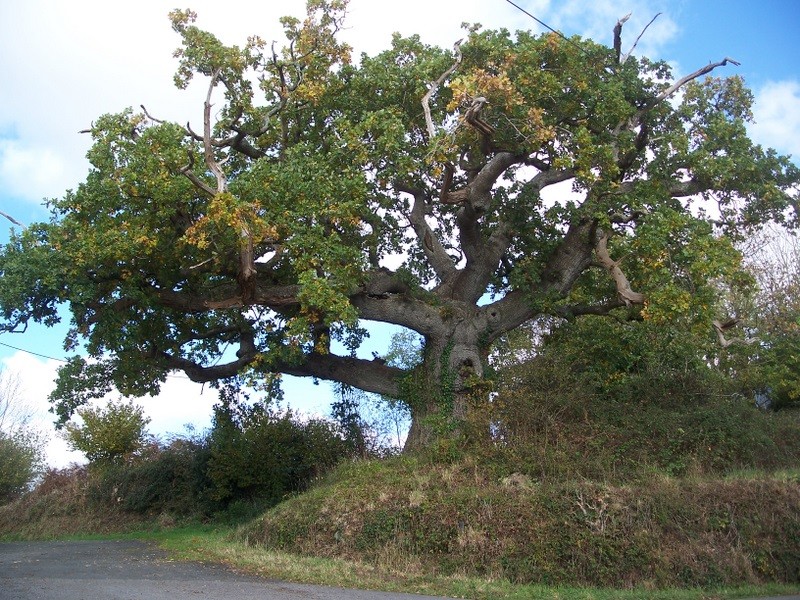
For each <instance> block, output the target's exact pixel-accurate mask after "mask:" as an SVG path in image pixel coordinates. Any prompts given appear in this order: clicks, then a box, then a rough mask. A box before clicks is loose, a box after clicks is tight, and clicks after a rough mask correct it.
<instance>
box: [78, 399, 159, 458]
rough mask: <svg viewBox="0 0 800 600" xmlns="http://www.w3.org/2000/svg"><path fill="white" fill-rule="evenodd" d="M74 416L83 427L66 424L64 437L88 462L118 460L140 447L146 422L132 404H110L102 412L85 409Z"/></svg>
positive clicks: (143, 441) (81, 409) (136, 407)
mask: <svg viewBox="0 0 800 600" xmlns="http://www.w3.org/2000/svg"><path fill="white" fill-rule="evenodd" d="M77 413H78V416H80V418H81V419H82V421H83V423H82V424H80V425H79V424H77V423H74V422H69V423H67V424H66V426H65V431H66V433H65V436H64V437H65V439H66V440H67V443H68V444H69V445H70V446H71V447H72V448H73V449H74V450H79V451H80V452H83V453H84V454H85V455H86V458H88V459H89V462H92V463H96V462H113V461H116V460H120V459H121V458H123V457H125V456H127V455H131V454H133V453H134V452H136V451H137V450H139V449H140V448H141V447H142V446H144V443H145V440H146V435H147V433H146V428H147V424H148V423H149V422H150V419H149V418H148V417H145V416H144V409H142V408H141V407H140V406H136V405H134V404H133V403H132V402H110V403H109V404H108V405H107V406H106V407H105V408H102V407H98V408H93V407H89V406H86V407H83V408H80V409H78V411H77Z"/></svg>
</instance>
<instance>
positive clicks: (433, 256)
mask: <svg viewBox="0 0 800 600" xmlns="http://www.w3.org/2000/svg"><path fill="white" fill-rule="evenodd" d="M395 188H396V189H397V190H398V191H400V192H404V193H406V194H410V195H411V196H413V197H414V204H413V206H412V208H411V213H410V214H409V215H408V220H409V221H410V222H411V227H413V228H414V233H415V234H416V236H417V239H418V240H419V244H420V246H421V247H422V251H423V252H424V253H425V256H426V257H427V259H428V262H429V263H430V265H431V267H432V268H433V270H434V272H435V273H436V276H437V277H438V278H439V280H440V281H445V280H446V279H448V278H450V277H451V276H452V275H453V274H454V273H455V271H456V268H455V265H454V264H453V259H452V258H450V255H449V254H447V251H446V250H445V249H444V246H443V245H442V243H441V242H440V241H439V238H438V237H436V234H435V233H434V232H433V230H432V229H431V227H430V226H429V225H428V222H427V221H426V220H425V201H426V199H425V194H424V193H423V192H422V190H419V189H417V188H413V187H411V186H406V185H404V184H402V183H396V184H395Z"/></svg>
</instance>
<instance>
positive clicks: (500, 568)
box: [0, 405, 800, 599]
mask: <svg viewBox="0 0 800 600" xmlns="http://www.w3.org/2000/svg"><path fill="white" fill-rule="evenodd" d="M550 408H551V409H552V407H550ZM562 408H564V407H562ZM573 408H574V409H575V410H573ZM585 409H586V407H582V408H581V409H580V410H578V409H577V407H572V408H570V409H567V408H564V410H560V411H553V410H548V411H547V414H548V415H554V414H557V415H559V417H558V418H559V419H560V421H559V422H555V421H553V422H551V423H550V425H552V427H551V428H550V429H549V430H548V431H549V432H550V433H548V434H546V436H545V437H546V438H547V439H541V438H540V439H539V441H538V443H537V444H535V445H533V444H532V445H530V446H526V445H525V444H524V443H520V444H517V445H515V446H514V450H513V452H510V451H509V450H508V449H507V448H506V449H504V448H497V447H495V448H489V449H482V450H481V449H479V450H478V451H476V452H469V453H467V452H464V453H462V454H461V455H459V456H455V457H453V456H451V457H450V460H448V461H444V462H443V461H435V460H432V459H429V458H414V459H411V458H405V457H401V458H394V459H388V460H382V461H380V460H371V461H359V462H355V463H348V464H344V465H340V466H339V467H338V468H336V469H335V470H334V471H332V472H331V473H329V474H328V475H326V476H324V477H322V478H320V479H319V480H317V481H316V482H315V483H314V485H312V486H311V488H310V489H309V490H308V491H306V492H305V493H303V494H298V495H296V496H293V497H290V498H287V499H286V500H285V501H283V502H281V503H280V504H278V505H277V506H275V507H273V508H271V509H269V510H267V511H266V512H264V513H263V514H261V515H260V516H259V517H257V518H255V519H253V520H250V521H247V522H245V523H243V524H239V525H238V526H237V525H234V524H231V523H230V522H227V523H223V522H222V521H220V520H216V521H211V522H206V524H204V525H201V526H189V527H187V526H185V523H184V524H183V525H184V526H180V525H182V524H181V523H180V522H176V519H175V518H174V517H173V516H171V515H169V514H157V515H147V514H144V515H134V514H130V513H125V512H123V511H120V510H118V509H115V508H114V507H113V506H111V505H109V503H108V502H106V504H104V505H102V506H101V505H99V504H98V501H97V499H92V495H91V494H90V493H88V491H89V490H90V488H91V486H92V482H91V476H87V475H86V474H85V473H84V474H83V475H79V474H77V473H75V474H73V475H72V476H71V477H68V476H66V475H65V476H64V478H63V481H61V482H56V481H55V480H52V481H49V482H48V485H49V487H44V486H43V489H39V490H37V491H36V492H35V493H34V494H31V495H30V496H29V497H27V498H24V499H22V500H21V501H19V502H18V503H16V504H15V505H11V506H8V507H4V508H2V509H0V535H3V536H4V537H5V538H6V539H10V538H48V537H64V536H75V535H81V534H82V535H85V534H87V533H90V532H94V533H100V534H105V535H109V534H112V533H113V532H120V531H128V532H134V533H129V534H128V535H134V536H136V537H144V538H150V539H155V540H157V541H158V542H159V543H160V544H161V545H162V546H163V547H165V548H166V549H168V550H169V551H170V552H172V553H173V554H174V555H175V556H177V557H180V558H185V559H191V560H208V561H220V562H224V563H226V564H229V565H231V566H232V567H234V568H236V569H240V570H243V571H247V572H253V573H258V574H261V575H265V576H268V577H270V578H282V579H287V580H293V581H305V582H312V583H325V584H332V585H337V586H354V587H364V588H372V589H383V590H404V591H414V592H420V593H428V594H437V595H445V596H452V597H467V598H536V597H545V598H564V599H572V598H575V599H577V598H586V599H588V598H596V599H600V598H733V597H746V596H757V595H769V594H773V595H777V594H789V593H797V592H798V591H799V590H800V587H799V586H798V582H800V468H798V465H799V464H800V460H798V457H799V456H800V452H799V451H798V450H799V449H800V424H799V423H798V415H797V414H796V413H791V412H787V413H785V414H782V415H780V414H779V415H774V414H762V413H759V412H757V411H755V410H752V409H751V408H749V407H746V406H728V407H725V412H719V410H717V412H716V413H715V412H714V411H711V410H710V409H709V407H708V406H705V407H704V406H697V407H695V408H693V409H691V410H688V409H687V406H686V405H683V406H670V407H660V408H659V407H647V408H645V409H641V410H638V411H634V410H631V407H630V406H617V407H616V408H613V407H609V406H605V407H603V410H598V411H597V412H592V411H589V412H587V411H586V410H585ZM669 411H672V412H669ZM714 414H716V415H717V416H716V418H712V417H713V415H714ZM634 421H635V422H636V423H635V424H634V423H633V422H634ZM644 422H647V424H648V426H647V427H646V428H642V427H640V428H639V429H638V431H639V433H638V434H636V435H634V434H632V433H631V432H632V431H636V430H637V429H636V427H633V426H632V425H637V426H641V424H642V423H644ZM676 440H678V441H679V442H680V443H677V442H676ZM529 441H531V440H529ZM544 442H546V443H544ZM228 514H229V515H230V513H228ZM175 525H179V526H178V527H175Z"/></svg>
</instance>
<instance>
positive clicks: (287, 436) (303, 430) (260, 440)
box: [208, 405, 353, 506]
mask: <svg viewBox="0 0 800 600" xmlns="http://www.w3.org/2000/svg"><path fill="white" fill-rule="evenodd" d="M209 448H210V458H209V462H208V477H209V479H210V481H211V485H212V497H213V498H214V499H215V500H216V501H218V502H219V503H220V505H221V506H225V505H227V504H229V503H231V502H234V501H237V500H252V499H260V500H262V501H264V502H266V503H268V504H275V503H277V502H279V501H280V500H281V499H283V497H284V496H286V495H287V494H289V493H293V492H298V491H301V490H303V489H305V488H306V486H307V485H308V483H309V482H310V481H311V480H312V479H314V478H315V477H317V476H318V475H320V474H321V473H323V472H324V471H326V470H327V469H329V468H330V467H332V466H334V465H335V464H336V463H337V462H339V461H340V460H342V459H343V458H345V457H348V456H351V455H352V453H353V447H352V445H351V444H349V443H348V442H347V441H346V440H345V439H343V438H342V436H340V435H339V433H338V431H337V428H336V427H335V426H334V425H333V424H332V423H330V422H328V421H325V420H321V419H310V420H307V421H301V420H300V419H299V418H298V417H296V416H295V415H294V414H293V413H292V412H291V411H286V412H285V413H282V414H279V413H277V412H275V411H274V410H271V409H269V408H267V407H264V406H263V405H256V406H253V407H242V406H240V407H233V406H231V405H223V406H219V407H217V409H216V411H215V417H214V425H213V428H212V431H211V434H210V437H209Z"/></svg>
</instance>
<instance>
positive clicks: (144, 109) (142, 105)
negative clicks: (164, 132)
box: [139, 104, 166, 125]
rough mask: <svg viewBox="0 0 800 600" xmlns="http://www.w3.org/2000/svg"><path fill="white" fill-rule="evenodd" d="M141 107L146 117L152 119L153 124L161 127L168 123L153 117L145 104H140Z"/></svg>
mask: <svg viewBox="0 0 800 600" xmlns="http://www.w3.org/2000/svg"><path fill="white" fill-rule="evenodd" d="M139 107H140V108H141V109H142V112H144V116H145V117H147V118H148V119H150V120H151V121H152V122H153V123H158V124H159V125H161V124H163V123H165V122H166V121H163V120H161V119H156V118H155V117H154V116H153V115H151V114H150V113H149V112H147V109H146V108H145V107H144V104H140V105H139Z"/></svg>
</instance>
